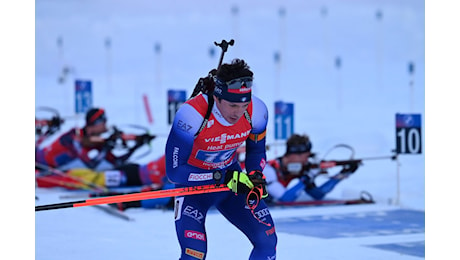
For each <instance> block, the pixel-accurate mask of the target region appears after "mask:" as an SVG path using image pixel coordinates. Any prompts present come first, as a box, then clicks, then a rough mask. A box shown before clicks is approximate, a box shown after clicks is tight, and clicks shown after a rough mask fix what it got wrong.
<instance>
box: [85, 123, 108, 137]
mask: <svg viewBox="0 0 460 260" xmlns="http://www.w3.org/2000/svg"><path fill="white" fill-rule="evenodd" d="M86 129H87V132H88V135H89V136H99V135H101V134H103V133H105V132H107V131H108V129H107V125H106V122H105V121H103V122H100V123H97V124H95V125H92V126H87V128H86Z"/></svg>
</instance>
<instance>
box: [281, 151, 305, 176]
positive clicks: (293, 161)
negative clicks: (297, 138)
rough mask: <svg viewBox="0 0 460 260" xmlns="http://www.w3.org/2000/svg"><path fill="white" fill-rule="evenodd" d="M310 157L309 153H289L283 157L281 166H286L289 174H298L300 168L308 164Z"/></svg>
mask: <svg viewBox="0 0 460 260" xmlns="http://www.w3.org/2000/svg"><path fill="white" fill-rule="evenodd" d="M309 157H310V153H309V152H305V153H291V154H287V155H284V156H283V159H282V160H283V164H284V165H285V166H286V168H287V170H288V172H289V173H290V174H294V175H297V174H300V173H301V171H302V167H303V166H304V165H305V164H306V163H307V162H308V158H309Z"/></svg>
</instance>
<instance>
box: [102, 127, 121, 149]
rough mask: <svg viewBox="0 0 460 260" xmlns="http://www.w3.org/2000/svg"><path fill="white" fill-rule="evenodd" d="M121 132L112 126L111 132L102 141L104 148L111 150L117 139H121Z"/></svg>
mask: <svg viewBox="0 0 460 260" xmlns="http://www.w3.org/2000/svg"><path fill="white" fill-rule="evenodd" d="M122 135H123V132H121V131H120V130H118V129H117V128H116V127H114V128H113V133H112V134H111V135H110V136H109V137H108V138H107V139H105V141H104V149H105V150H112V149H113V148H115V145H116V144H117V140H118V139H121V136H122Z"/></svg>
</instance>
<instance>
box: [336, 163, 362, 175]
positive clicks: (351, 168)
mask: <svg viewBox="0 0 460 260" xmlns="http://www.w3.org/2000/svg"><path fill="white" fill-rule="evenodd" d="M358 167H359V162H358V161H353V162H350V163H348V164H345V165H344V166H343V168H342V170H341V171H340V173H343V174H352V173H354V172H355V171H356V170H358Z"/></svg>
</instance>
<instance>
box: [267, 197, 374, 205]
mask: <svg viewBox="0 0 460 260" xmlns="http://www.w3.org/2000/svg"><path fill="white" fill-rule="evenodd" d="M374 203H375V202H374V201H373V200H372V199H364V198H359V199H348V200H306V201H291V202H269V203H268V205H271V206H328V205H329V206H333V205H356V204H374Z"/></svg>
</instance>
